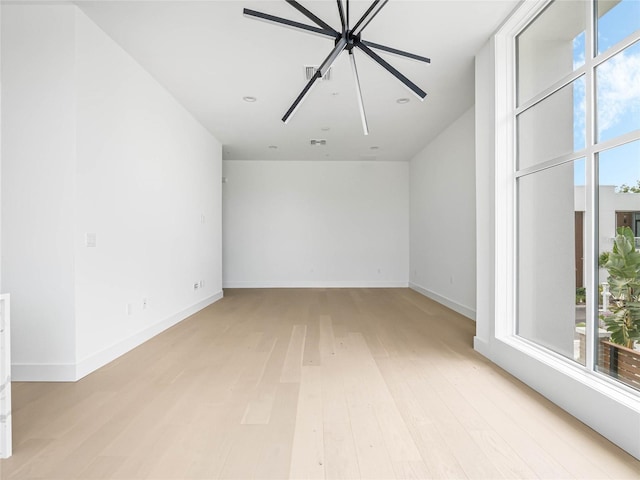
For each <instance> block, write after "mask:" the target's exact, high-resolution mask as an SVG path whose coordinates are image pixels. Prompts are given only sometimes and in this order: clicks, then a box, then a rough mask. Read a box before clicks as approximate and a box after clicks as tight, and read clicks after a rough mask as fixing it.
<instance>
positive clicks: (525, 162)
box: [518, 77, 586, 169]
mask: <svg viewBox="0 0 640 480" xmlns="http://www.w3.org/2000/svg"><path fill="white" fill-rule="evenodd" d="M585 125H586V123H585V80H584V77H580V78H578V79H576V80H575V81H574V82H572V83H570V84H569V85H567V86H566V87H564V88H561V89H560V90H558V91H557V92H556V93H554V94H553V95H551V96H550V97H547V98H546V99H544V100H543V101H542V102H540V103H538V104H537V105H535V106H533V107H531V108H530V109H528V110H526V111H525V112H523V113H521V114H520V115H519V116H518V169H523V168H527V167H531V166H533V165H536V164H538V163H541V162H545V161H547V160H551V159H552V158H556V157H559V156H560V155H564V154H567V153H571V152H576V151H578V150H581V149H583V148H585Z"/></svg>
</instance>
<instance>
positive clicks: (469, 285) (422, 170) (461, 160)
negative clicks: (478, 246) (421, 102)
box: [410, 108, 476, 319]
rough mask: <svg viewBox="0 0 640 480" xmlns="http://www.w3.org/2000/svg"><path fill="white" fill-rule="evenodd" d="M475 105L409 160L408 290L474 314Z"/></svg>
mask: <svg viewBox="0 0 640 480" xmlns="http://www.w3.org/2000/svg"><path fill="white" fill-rule="evenodd" d="M474 132H475V126H474V108H471V109H469V110H467V112H465V113H464V114H463V115H462V116H461V117H460V118H458V119H457V120H456V121H455V122H454V123H452V124H451V125H450V126H449V127H448V128H447V129H446V130H444V131H443V132H442V133H441V134H440V135H439V136H438V137H437V138H436V139H435V140H433V141H432V142H431V143H430V144H429V145H427V146H426V147H425V148H424V149H423V150H422V151H421V152H420V153H419V154H418V155H416V156H415V157H414V158H413V159H412V160H411V163H410V164H411V171H410V178H411V234H410V252H411V253H410V272H411V284H410V286H411V288H413V289H415V290H417V291H419V292H421V293H423V294H424V295H426V296H428V297H430V298H433V299H435V300H436V301H439V302H440V303H443V304H444V305H446V306H448V307H449V308H452V309H453V310H455V311H457V312H459V313H461V314H463V315H465V316H467V317H469V318H473V319H474V318H475V311H476V308H475V305H476V252H475V234H476V211H475V181H476V180H475V133H474Z"/></svg>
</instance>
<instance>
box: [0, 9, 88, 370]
mask: <svg viewBox="0 0 640 480" xmlns="http://www.w3.org/2000/svg"><path fill="white" fill-rule="evenodd" d="M2 9H3V12H2V202H1V203H2V286H3V291H4V292H6V293H10V294H11V303H12V310H11V313H12V316H11V317H12V318H11V319H12V361H13V363H14V364H23V365H41V366H43V368H47V366H49V365H55V367H56V370H57V371H58V372H64V374H70V373H72V372H73V366H74V363H75V291H74V284H75V278H74V277H75V271H74V248H73V234H74V221H75V182H76V176H75V169H76V164H75V91H74V86H75V68H74V63H75V41H74V31H75V25H74V23H75V16H74V10H75V7H73V6H63V5H56V6H47V5H37V6H36V5H2ZM14 378H19V376H18V375H16V372H15V371H14Z"/></svg>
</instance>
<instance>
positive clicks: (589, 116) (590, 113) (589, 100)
mask: <svg viewBox="0 0 640 480" xmlns="http://www.w3.org/2000/svg"><path fill="white" fill-rule="evenodd" d="M595 8H596V7H595V1H589V2H585V9H586V11H585V15H586V16H587V22H586V25H587V28H586V31H585V48H586V50H587V51H586V52H585V77H586V78H585V88H586V92H585V97H586V98H585V103H586V106H585V110H586V112H585V120H586V125H585V127H586V128H585V130H586V131H585V146H586V147H587V151H588V152H589V153H588V154H587V156H586V172H585V173H586V184H587V185H586V187H587V188H586V189H585V190H586V210H587V212H586V215H585V216H586V219H585V220H586V222H585V223H586V225H585V235H584V238H585V243H586V244H585V246H584V247H585V254H586V255H585V257H586V261H584V265H585V269H584V270H585V284H586V285H588V288H587V305H586V311H587V316H586V329H585V330H586V339H585V340H586V342H585V350H586V351H585V360H586V361H585V367H586V368H587V369H588V370H595V365H596V361H597V356H596V346H597V345H596V342H597V341H598V303H599V298H598V296H599V291H598V281H599V279H598V248H599V247H598V231H599V230H598V228H599V226H598V212H599V209H598V168H597V163H596V155H595V153H594V148H593V146H594V144H595V132H596V125H595V82H594V74H595V72H594V68H595V64H594V58H595V56H596V52H597V46H596V38H597V35H596V27H597V24H596V21H597V20H596V12H595Z"/></svg>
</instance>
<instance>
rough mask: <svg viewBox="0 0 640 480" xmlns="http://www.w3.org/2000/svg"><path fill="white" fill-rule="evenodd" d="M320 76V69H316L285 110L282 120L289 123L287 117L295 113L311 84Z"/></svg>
mask: <svg viewBox="0 0 640 480" xmlns="http://www.w3.org/2000/svg"><path fill="white" fill-rule="evenodd" d="M320 78H322V75H320V70H317V71H316V73H315V74H314V75H313V77H311V80H309V81H308V82H307V84H306V85H305V86H304V88H303V89H302V92H300V95H298V97H297V98H296V99H295V100H294V101H293V103H292V104H291V106H290V107H289V110H287V113H285V114H284V117H282V121H283V122H284V123H285V124H287V123H289V119H290V118H291V117H292V116H293V114H294V113H296V111H297V110H298V107H299V106H300V105H301V104H302V101H303V100H304V99H305V97H306V96H307V95H308V94H309V91H310V90H311V87H313V84H314V83H316V82H317V81H318V80H320Z"/></svg>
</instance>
